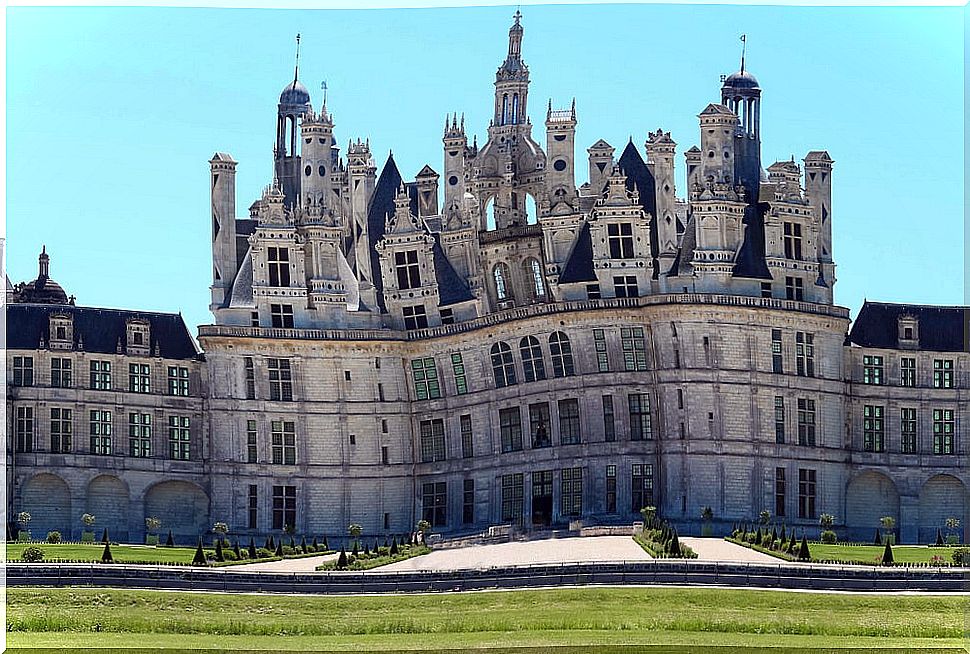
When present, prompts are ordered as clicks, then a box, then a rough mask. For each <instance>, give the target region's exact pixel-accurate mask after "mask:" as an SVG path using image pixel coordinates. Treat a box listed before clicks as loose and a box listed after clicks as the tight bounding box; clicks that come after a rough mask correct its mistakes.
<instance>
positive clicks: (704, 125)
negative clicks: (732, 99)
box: [697, 104, 738, 188]
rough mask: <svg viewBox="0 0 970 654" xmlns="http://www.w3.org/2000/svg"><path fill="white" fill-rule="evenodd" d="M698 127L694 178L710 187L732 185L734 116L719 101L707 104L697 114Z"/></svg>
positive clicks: (736, 122) (735, 122) (736, 121)
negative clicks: (698, 149)
mask: <svg viewBox="0 0 970 654" xmlns="http://www.w3.org/2000/svg"><path fill="white" fill-rule="evenodd" d="M697 117H698V119H699V120H700V127H701V153H700V154H701V157H700V159H701V163H700V165H701V170H700V176H699V178H698V182H699V183H700V184H701V185H702V186H704V187H705V188H707V187H712V188H713V185H714V184H724V185H726V186H727V187H728V188H731V187H733V186H734V172H735V171H734V157H735V151H734V133H735V131H736V130H737V128H738V117H737V116H735V115H734V112H732V111H731V110H730V109H728V108H727V107H725V106H724V105H721V104H709V105H707V107H705V108H704V111H702V112H701V113H700V114H698V116H697Z"/></svg>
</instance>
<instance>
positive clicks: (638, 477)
mask: <svg viewBox="0 0 970 654" xmlns="http://www.w3.org/2000/svg"><path fill="white" fill-rule="evenodd" d="M630 498H631V500H632V502H631V506H630V510H631V511H633V512H634V513H639V512H640V509H642V508H643V507H645V506H654V502H653V464H652V463H634V464H633V469H632V470H631V474H630Z"/></svg>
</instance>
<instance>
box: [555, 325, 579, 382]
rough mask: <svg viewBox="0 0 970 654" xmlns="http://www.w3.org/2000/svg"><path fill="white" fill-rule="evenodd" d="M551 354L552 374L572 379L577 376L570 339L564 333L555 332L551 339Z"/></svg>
mask: <svg viewBox="0 0 970 654" xmlns="http://www.w3.org/2000/svg"><path fill="white" fill-rule="evenodd" d="M549 353H550V354H552V374H554V375H555V376H556V377H570V376H572V375H574V374H576V368H575V366H574V365H573V349H572V347H571V346H570V345H569V337H568V336H566V334H564V333H563V332H553V333H552V336H550V337H549Z"/></svg>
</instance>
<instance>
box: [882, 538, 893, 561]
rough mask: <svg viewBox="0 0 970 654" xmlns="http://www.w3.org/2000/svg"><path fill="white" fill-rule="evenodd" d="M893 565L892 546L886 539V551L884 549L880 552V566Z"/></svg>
mask: <svg viewBox="0 0 970 654" xmlns="http://www.w3.org/2000/svg"><path fill="white" fill-rule="evenodd" d="M893 563H895V560H894V557H893V546H892V543H891V541H890V540H889V539H888V538H887V539H886V549H884V550H883V551H882V564H883V565H892V564H893Z"/></svg>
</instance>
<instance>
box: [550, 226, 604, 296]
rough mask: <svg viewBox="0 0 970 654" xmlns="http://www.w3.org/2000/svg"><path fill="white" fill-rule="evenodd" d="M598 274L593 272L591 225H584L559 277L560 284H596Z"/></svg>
mask: <svg viewBox="0 0 970 654" xmlns="http://www.w3.org/2000/svg"><path fill="white" fill-rule="evenodd" d="M595 281H596V273H595V272H594V271H593V237H592V236H591V235H590V233H589V223H583V226H582V227H581V228H580V230H579V236H577V237H576V242H575V243H573V250H572V252H570V253H569V256H568V257H566V263H565V264H564V265H563V267H562V273H560V275H559V283H560V284H571V283H574V282H595Z"/></svg>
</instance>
